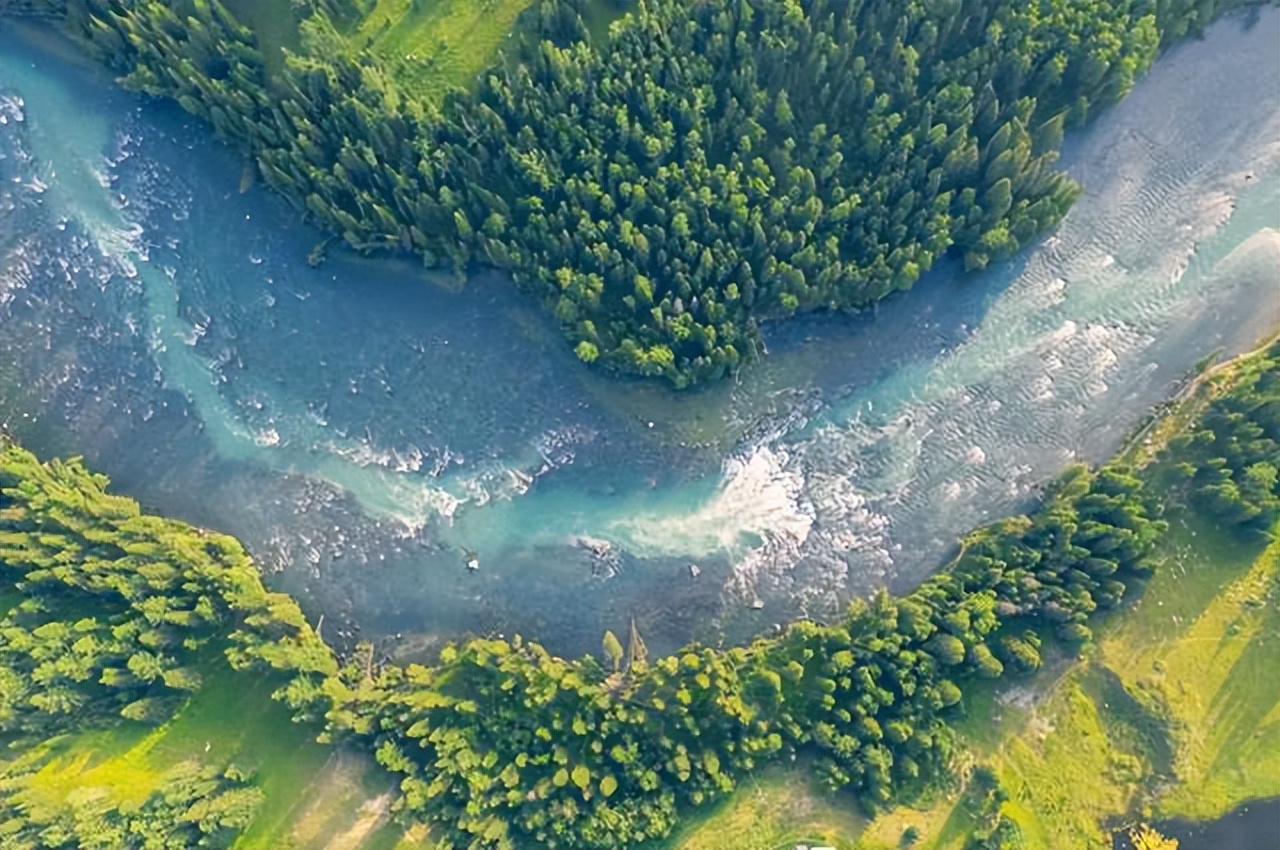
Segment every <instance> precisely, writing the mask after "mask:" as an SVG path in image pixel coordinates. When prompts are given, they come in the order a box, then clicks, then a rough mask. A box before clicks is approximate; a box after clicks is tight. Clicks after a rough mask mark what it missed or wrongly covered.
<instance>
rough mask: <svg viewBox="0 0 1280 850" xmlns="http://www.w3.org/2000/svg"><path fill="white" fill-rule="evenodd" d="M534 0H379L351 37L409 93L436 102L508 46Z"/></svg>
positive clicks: (466, 86) (356, 46) (466, 85)
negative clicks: (374, 56) (375, 58)
mask: <svg viewBox="0 0 1280 850" xmlns="http://www.w3.org/2000/svg"><path fill="white" fill-rule="evenodd" d="M532 3H533V0H378V3H377V5H376V6H375V7H374V8H373V10H372V11H371V12H370V13H369V14H368V15H367V16H366V17H365V19H364V20H363V21H362V22H361V23H360V25H359V26H358V27H357V28H356V29H355V31H354V32H352V34H351V36H350V41H351V45H352V47H353V48H354V49H356V50H360V49H363V48H366V47H367V48H369V49H371V50H373V52H374V53H376V54H378V55H379V56H381V57H382V58H383V60H385V61H386V62H387V63H388V65H389V66H390V67H391V68H392V69H393V73H394V75H395V77H396V80H397V81H398V82H399V83H400V84H401V85H403V86H404V87H405V89H406V90H407V91H409V92H410V93H411V94H413V95H415V96H417V97H421V98H425V99H428V100H439V99H440V98H442V97H444V94H445V92H447V91H448V90H449V89H451V88H462V89H469V88H470V87H471V86H472V84H473V83H474V82H475V80H476V78H477V77H478V76H479V74H480V73H481V72H482V71H484V70H485V69H487V68H489V67H490V66H492V65H493V64H494V63H495V62H496V61H497V58H498V52H499V51H500V50H501V49H502V48H503V46H504V45H506V44H513V42H514V36H513V33H514V30H515V26H516V19H517V18H518V17H519V15H520V13H521V12H523V11H524V10H525V9H527V8H528V7H529V6H530V5H532Z"/></svg>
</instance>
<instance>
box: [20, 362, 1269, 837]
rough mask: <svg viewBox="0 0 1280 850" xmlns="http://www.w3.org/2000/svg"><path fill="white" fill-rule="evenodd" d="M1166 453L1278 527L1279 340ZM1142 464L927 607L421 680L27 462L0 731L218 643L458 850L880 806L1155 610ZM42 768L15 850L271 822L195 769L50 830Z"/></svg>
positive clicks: (109, 694)
mask: <svg viewBox="0 0 1280 850" xmlns="http://www.w3.org/2000/svg"><path fill="white" fill-rule="evenodd" d="M1159 457H1160V458H1162V459H1168V458H1176V459H1177V462H1178V464H1181V466H1178V464H1174V465H1175V466H1178V468H1179V469H1180V470H1181V472H1180V473H1179V482H1180V483H1178V484H1176V486H1175V489H1174V491H1173V496H1172V498H1178V499H1186V500H1193V501H1195V502H1196V503H1197V504H1199V505H1202V506H1203V509H1204V510H1206V511H1207V512H1209V514H1210V515H1211V516H1213V517H1215V518H1216V519H1217V521H1218V523H1219V524H1220V525H1221V526H1222V527H1223V528H1227V529H1230V530H1231V533H1232V534H1234V535H1238V536H1240V537H1241V538H1250V537H1257V536H1260V535H1265V534H1267V533H1269V530H1270V529H1273V528H1274V526H1275V522H1276V521H1277V519H1278V518H1280V478H1278V476H1277V458H1280V343H1272V344H1271V345H1270V346H1269V347H1268V348H1267V349H1266V350H1265V351H1263V352H1262V353H1260V354H1259V355H1257V356H1254V357H1252V358H1250V359H1249V360H1248V361H1246V363H1245V365H1243V366H1241V367H1240V368H1239V369H1238V370H1236V372H1235V373H1234V377H1233V380H1232V382H1231V383H1230V384H1229V385H1227V386H1225V388H1224V389H1219V390H1218V391H1215V392H1214V393H1213V394H1212V395H1211V396H1210V397H1209V400H1208V401H1207V403H1205V404H1203V405H1202V406H1201V409H1200V410H1199V411H1198V412H1197V415H1196V417H1195V418H1194V420H1193V421H1190V422H1187V423H1185V425H1184V426H1183V428H1182V430H1181V432H1180V433H1179V434H1178V435H1176V436H1174V437H1173V439H1171V440H1170V441H1169V442H1168V444H1167V446H1166V447H1165V448H1164V449H1163V450H1162V451H1161V453H1160V455H1159ZM1137 471H1138V470H1136V469H1135V468H1133V467H1131V466H1129V465H1127V464H1126V463H1124V462H1120V461H1117V462H1113V463H1111V464H1108V465H1106V466H1104V467H1102V468H1100V469H1098V470H1096V471H1091V470H1088V469H1086V468H1083V467H1077V468H1074V469H1072V470H1070V471H1069V472H1068V473H1066V474H1065V475H1064V476H1063V477H1062V478H1061V479H1060V480H1059V481H1057V482H1056V484H1054V486H1053V487H1052V488H1051V489H1050V491H1049V492H1048V494H1047V495H1046V498H1045V500H1044V502H1043V504H1042V505H1041V506H1040V507H1039V508H1038V509H1036V510H1035V511H1033V512H1031V513H1029V514H1027V515H1024V516H1018V517H1014V518H1011V519H1008V520H1004V521H1002V522H999V523H996V524H994V525H991V526H989V527H986V528H983V529H980V530H978V531H976V532H975V533H973V534H972V535H970V536H969V537H968V538H966V539H965V540H964V541H963V543H962V547H961V551H960V554H959V555H958V556H957V557H956V559H955V560H954V562H953V563H951V564H950V565H948V566H947V567H946V568H944V569H943V570H941V571H940V572H939V573H937V574H936V575H934V576H933V577H932V578H930V579H928V580H927V581H925V582H924V583H923V584H922V585H920V586H919V587H918V588H917V589H916V590H914V591H912V592H910V593H908V594H906V595H904V596H900V597H892V596H890V595H888V594H887V593H883V592H882V593H880V594H878V595H876V596H874V597H873V598H871V599H869V600H856V601H854V603H853V604H852V605H851V606H850V608H849V609H848V611H847V612H846V613H845V615H844V616H842V617H841V618H839V619H838V620H836V621H834V622H831V623H826V624H819V623H815V622H810V621H800V622H796V623H793V624H791V625H790V626H788V627H787V628H786V629H785V631H784V632H783V633H782V634H780V635H778V636H776V637H771V638H762V639H759V640H757V641H755V642H753V643H751V644H750V645H748V646H742V647H730V648H719V647H710V646H697V645H694V646H689V647H686V648H685V649H684V650H682V651H680V652H678V653H676V654H674V655H671V656H668V657H663V658H649V657H648V653H647V651H646V649H645V647H644V642H643V639H642V637H641V636H640V635H639V634H638V633H636V632H635V631H634V630H633V631H632V632H631V634H629V635H628V636H627V640H626V642H625V645H624V641H623V640H621V639H619V638H618V637H617V636H615V635H613V634H611V633H609V634H606V635H605V636H604V640H603V643H602V647H601V654H600V656H599V657H598V658H595V657H583V658H579V659H576V660H566V659H563V658H559V657H556V656H554V655H553V654H551V653H550V652H548V651H547V650H546V649H544V648H543V647H541V646H539V645H538V644H537V643H535V642H532V641H527V640H523V639H521V638H520V637H518V636H517V637H512V638H511V639H509V640H507V639H500V638H493V637H476V638H471V639H468V640H464V641H461V642H459V643H456V644H452V645H450V646H448V647H446V648H445V649H443V650H442V651H441V653H440V655H439V658H438V660H437V661H436V662H435V663H434V664H432V665H430V666H427V665H422V664H408V665H400V664H393V663H386V662H383V661H382V660H380V659H378V658H377V657H376V656H375V653H374V650H373V647H372V646H371V645H369V644H358V645H356V646H352V647H345V648H342V649H341V651H340V652H335V651H334V650H333V649H331V648H330V647H329V646H328V645H326V644H325V643H324V642H323V641H322V640H321V639H320V638H319V637H318V636H317V635H316V633H315V632H314V631H313V630H312V628H311V627H310V626H309V625H308V624H307V622H306V620H305V618H304V617H303V615H302V613H301V611H300V609H299V608H298V606H297V605H296V603H295V602H294V601H293V600H292V599H290V598H289V597H287V596H285V595H282V594H279V593H272V592H269V591H267V590H266V589H265V588H264V587H263V585H262V582H261V578H260V576H259V574H258V572H257V570H256V568H255V567H254V565H253V563H252V561H251V560H250V559H249V557H248V556H247V554H246V553H245V552H244V550H243V548H242V547H241V546H240V545H239V544H238V543H237V542H236V541H235V540H233V539H231V538H228V537H225V536H223V535H218V534H214V533H212V532H208V531H205V530H202V529H198V528H194V527H191V526H189V525H186V524H184V523H181V522H178V521H174V520H166V519H161V518H158V517H154V516H148V515H146V514H143V513H141V512H140V510H139V508H138V506H137V504H136V503H135V502H133V501H132V500H130V499H127V498H123V497H120V496H115V495H112V494H110V493H109V492H108V491H107V481H106V480H105V479H104V478H103V477H102V476H100V475H95V474H93V473H91V472H89V471H88V470H87V469H86V468H85V467H84V465H83V464H82V463H80V462H79V461H75V460H72V461H66V462H59V461H50V462H48V463H40V462H38V461H37V460H36V459H35V458H34V457H33V456H32V455H31V454H30V453H28V452H26V451H25V450H23V449H21V448H18V447H16V446H13V445H10V446H8V447H7V448H5V449H4V451H3V453H0V580H2V581H3V584H0V601H2V602H3V603H4V605H5V606H7V610H6V611H5V613H4V614H3V619H0V635H2V636H3V638H4V640H3V641H2V642H0V736H3V738H4V739H5V740H6V741H7V742H9V743H11V744H12V745H15V746H17V747H18V748H19V749H22V748H23V747H24V746H28V747H29V746H30V745H32V744H34V743H36V742H38V741H39V740H41V739H43V738H46V737H48V736H50V735H52V734H56V733H57V732H58V731H59V730H61V729H65V728H68V727H69V726H71V725H76V726H79V727H82V728H83V727H85V726H89V725H92V724H95V723H97V724H109V723H118V722H121V718H124V721H125V722H133V723H153V724H154V723H159V722H163V720H164V718H165V717H166V716H167V715H168V714H169V713H171V712H172V710H173V707H174V705H175V702H176V701H178V700H181V698H182V696H183V694H184V693H185V692H187V691H189V690H191V689H193V688H194V687H196V686H197V684H198V683H197V682H196V681H195V679H196V677H198V673H196V672H195V668H196V667H197V666H198V665H197V663H196V662H197V660H198V659H199V658H201V657H204V656H205V655H206V654H208V653H213V654H215V655H221V656H223V657H224V658H225V660H226V663H229V664H230V665H231V666H233V667H234V668H236V669H238V670H249V669H273V670H277V671H281V672H283V673H284V674H285V675H286V678H287V681H285V683H284V684H283V685H282V686H281V687H280V689H279V690H278V691H277V692H276V694H275V696H276V697H277V699H280V700H282V701H284V702H285V703H286V704H287V705H288V706H289V707H290V708H291V709H292V710H293V712H294V713H295V717H296V718H297V719H298V720H299V721H300V722H304V723H308V724H312V728H314V729H315V730H316V732H317V734H319V735H321V737H322V738H323V739H325V740H327V741H338V740H346V741H349V742H352V743H354V744H357V745H359V746H361V747H364V748H367V749H368V750H369V751H371V752H373V753H375V754H376V757H377V760H378V761H379V762H380V763H381V764H382V765H383V766H384V767H386V768H387V769H388V770H389V771H391V772H392V773H394V774H397V775H398V776H399V777H400V789H401V792H402V799H401V802H400V807H401V810H402V812H403V813H404V814H405V816H407V817H413V818H418V819H422V820H425V821H428V822H431V823H433V824H435V825H436V827H437V828H438V829H440V830H442V834H443V835H445V836H447V838H448V840H449V841H450V842H451V844H452V846H457V847H469V848H475V850H480V848H516V847H525V846H531V845H536V846H549V847H558V848H624V847H634V846H639V845H641V844H643V843H644V842H646V841H649V840H652V839H659V838H663V837H665V836H667V835H669V834H670V833H671V831H672V829H673V828H674V826H675V825H676V824H677V822H678V821H679V819H680V818H681V816H682V815H683V814H685V813H687V812H689V811H691V810H693V809H694V808H696V807H698V806H700V805H702V804H704V803H706V802H708V801H710V800H712V799H715V798H717V797H720V796H722V795H725V794H726V793H728V792H729V791H731V790H732V789H733V788H734V787H735V785H736V783H738V782H739V781H740V780H741V779H743V778H744V777H745V776H747V775H748V774H749V773H750V772H751V771H754V770H756V769H758V768H761V767H764V766H765V765H767V764H769V763H773V762H778V761H780V760H784V759H789V758H790V757H791V756H793V755H794V756H798V757H802V758H804V759H806V760H809V761H811V762H812V763H813V764H815V765H817V769H818V770H819V771H820V773H821V775H822V777H823V778H824V781H825V783H826V784H827V785H828V787H830V788H832V789H843V790H844V791H845V792H846V793H850V794H852V795H853V797H854V798H855V799H857V800H858V801H859V805H861V806H862V807H863V808H864V809H866V810H867V811H875V810H877V809H879V808H884V807H887V806H889V805H891V804H893V803H896V802H900V801H903V800H910V799H912V798H913V797H914V796H916V795H918V794H920V793H922V792H924V791H925V790H927V789H928V788H929V787H930V785H931V783H933V782H935V781H937V779H938V778H939V777H940V776H941V775H943V774H944V773H945V772H946V771H947V770H949V769H950V767H951V765H950V756H951V753H952V744H953V740H954V732H953V723H954V722H955V721H956V720H957V719H958V718H959V716H960V714H959V713H960V712H961V707H960V698H961V693H962V692H961V688H962V687H964V686H966V683H969V682H974V681H977V680H981V679H994V678H999V677H1004V676H1019V675H1025V674H1028V673H1030V672H1033V671H1034V670H1036V669H1037V668H1038V667H1039V666H1040V665H1041V664H1042V661H1043V658H1044V652H1045V650H1046V647H1047V646H1049V645H1052V646H1053V647H1055V651H1057V652H1068V653H1071V652H1076V651H1078V650H1079V649H1081V648H1082V647H1084V646H1086V645H1087V644H1088V643H1089V641H1090V639H1091V630H1090V623H1091V621H1092V620H1093V618H1095V617H1097V616H1098V615H1099V614H1101V613H1103V612H1105V611H1107V610H1112V609H1115V608H1116V607H1117V606H1119V605H1121V604H1122V603H1123V602H1125V601H1126V600H1127V599H1131V598H1133V597H1134V596H1135V595H1136V594H1138V593H1140V592H1141V589H1142V586H1143V583H1144V579H1145V578H1146V577H1148V576H1149V575H1150V574H1151V573H1152V571H1153V569H1155V566H1156V565H1155V564H1154V563H1153V562H1152V561H1151V559H1150V557H1149V555H1150V552H1151V548H1152V544H1153V542H1154V541H1155V539H1156V538H1157V537H1158V536H1159V535H1160V534H1161V533H1162V531H1163V530H1164V527H1165V526H1164V521H1163V520H1162V519H1161V514H1162V513H1163V504H1162V503H1161V501H1160V500H1159V499H1156V498H1155V497H1154V496H1153V495H1152V493H1151V492H1150V491H1149V489H1148V488H1147V487H1146V486H1145V485H1144V483H1143V480H1142V479H1141V478H1139V477H1138V475H1137ZM31 752H32V753H33V755H32V756H31V757H30V758H29V759H27V760H25V761H24V760H22V759H20V760H19V761H18V762H17V764H16V765H9V766H7V767H6V768H5V770H4V772H3V776H2V777H0V787H4V788H5V790H6V792H7V793H6V795H5V800H4V802H3V803H0V812H2V813H3V817H2V818H0V821H2V822H3V823H4V826H3V827H0V830H3V835H4V836H5V840H6V846H13V847H19V848H45V847H48V848H62V847H79V846H91V847H102V848H134V847H138V848H141V847H153V846H158V847H170V846H172V847H179V846H193V836H199V840H200V842H203V843H201V844H199V846H211V847H218V846H228V842H229V841H230V840H231V839H232V838H234V835H235V834H236V830H237V828H238V826H242V825H243V824H244V823H245V819H246V817H248V815H249V814H251V813H252V810H253V807H254V804H255V796H254V791H253V788H252V786H251V783H250V780H251V777H250V776H247V775H245V774H244V773H242V772H240V771H238V770H235V769H231V770H228V771H227V772H226V773H225V774H223V775H211V774H208V773H207V772H205V773H200V772H197V771H193V770H187V771H183V772H178V774H177V775H175V776H173V777H171V778H170V780H169V783H168V784H167V785H166V786H165V788H164V790H163V791H162V792H160V793H158V794H157V795H154V796H153V798H151V799H149V800H148V801H146V803H145V804H144V805H142V806H141V807H138V808H137V809H132V810H128V811H125V810H121V809H119V808H112V807H103V806H97V807H95V806H93V805H86V806H85V807H83V808H81V809H75V810H73V811H71V812H62V813H57V814H52V813H48V812H42V811H41V810H40V809H39V808H38V807H33V806H31V805H29V804H28V801H27V798H25V797H24V788H25V784H24V783H25V781H26V777H28V776H29V775H30V774H31V773H32V772H33V771H34V770H36V769H38V767H39V760H40V756H39V754H38V750H37V749H32V750H31ZM28 762H29V763H28ZM990 793H991V794H993V795H998V793H999V789H998V788H992V789H991V791H990ZM997 806H998V803H997ZM156 824H164V827H163V829H160V828H159V827H157V826H156ZM144 834H145V835H156V834H159V835H164V836H167V837H166V838H164V839H163V840H164V841H168V842H170V843H166V844H147V843H145V842H144V840H143V838H142V837H141V836H143V835H144ZM90 836H93V839H92V840H93V841H94V842H96V843H90ZM982 840H983V841H986V842H987V843H986V844H983V845H980V846H985V847H992V848H1000V847H1005V848H1012V847H1016V846H1018V844H1017V840H1018V838H1017V835H1016V825H1014V824H1013V823H1012V822H1011V821H1008V820H1007V819H1002V818H1000V817H997V816H995V815H993V818H992V821H991V823H990V825H989V829H988V830H987V831H986V832H984V834H983V837H982ZM975 846H978V845H975Z"/></svg>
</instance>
